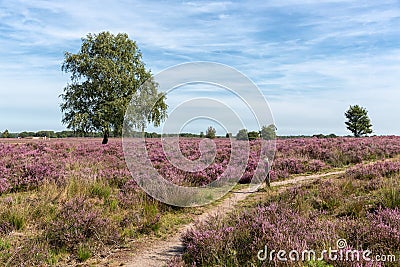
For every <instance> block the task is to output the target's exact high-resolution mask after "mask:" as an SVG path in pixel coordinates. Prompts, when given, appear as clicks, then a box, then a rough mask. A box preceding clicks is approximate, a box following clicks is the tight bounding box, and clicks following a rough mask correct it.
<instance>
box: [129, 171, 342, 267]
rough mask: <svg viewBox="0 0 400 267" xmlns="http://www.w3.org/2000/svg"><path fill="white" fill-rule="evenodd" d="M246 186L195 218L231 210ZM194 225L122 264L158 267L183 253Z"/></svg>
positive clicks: (244, 194)
mask: <svg viewBox="0 0 400 267" xmlns="http://www.w3.org/2000/svg"><path fill="white" fill-rule="evenodd" d="M344 172H345V171H343V170H342V171H335V172H329V173H324V174H314V175H306V176H297V177H294V178H292V179H288V180H284V181H277V182H272V183H271V187H285V186H289V185H293V184H300V183H306V182H312V181H315V180H317V179H320V178H324V177H328V176H334V175H340V174H343V173H344ZM248 191H249V190H248V188H246V189H242V190H238V191H234V192H233V193H232V196H230V197H228V198H225V199H224V200H223V201H221V203H219V204H218V205H217V206H215V207H213V208H211V209H210V210H208V211H206V212H204V213H203V214H201V215H199V216H198V217H197V218H196V220H197V221H203V220H206V219H207V218H208V217H209V216H215V215H218V216H223V215H225V214H227V213H229V212H231V211H232V210H233V209H234V208H235V206H236V205H237V204H238V202H240V201H243V200H245V199H246V198H247V197H248V196H249V195H250V194H251V193H252V192H248ZM192 227H194V223H190V224H187V225H184V226H182V227H181V228H180V229H179V231H178V232H177V233H176V234H175V235H173V236H171V237H169V238H167V239H166V240H156V241H154V242H152V243H151V244H149V245H148V246H143V247H142V248H141V249H140V250H139V251H137V252H136V253H135V255H134V256H133V258H131V259H126V262H125V263H124V266H128V267H141V266H146V267H153V266H154V267H159V266H163V265H165V264H167V262H168V261H169V260H170V259H171V258H173V257H174V256H179V255H181V254H182V253H183V249H184V246H183V244H182V241H181V236H182V234H183V233H184V232H185V231H187V230H188V229H190V228H192Z"/></svg>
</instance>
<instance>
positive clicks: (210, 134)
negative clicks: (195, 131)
mask: <svg viewBox="0 0 400 267" xmlns="http://www.w3.org/2000/svg"><path fill="white" fill-rule="evenodd" d="M216 133H217V131H216V130H215V128H214V127H212V126H210V127H208V128H207V131H206V138H210V139H214V138H215V135H216Z"/></svg>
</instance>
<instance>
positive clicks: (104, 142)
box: [101, 130, 108, 145]
mask: <svg viewBox="0 0 400 267" xmlns="http://www.w3.org/2000/svg"><path fill="white" fill-rule="evenodd" d="M101 143H102V144H103V145H106V144H107V143H108V130H105V131H104V135H103V142H101Z"/></svg>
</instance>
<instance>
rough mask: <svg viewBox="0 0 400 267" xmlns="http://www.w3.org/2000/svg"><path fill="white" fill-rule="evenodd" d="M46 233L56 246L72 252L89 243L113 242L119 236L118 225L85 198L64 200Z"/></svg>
mask: <svg viewBox="0 0 400 267" xmlns="http://www.w3.org/2000/svg"><path fill="white" fill-rule="evenodd" d="M46 236H47V239H48V240H49V243H50V245H51V246H52V247H53V248H55V249H62V248H65V249H67V251H70V252H72V251H75V250H76V249H77V248H78V247H80V246H81V245H84V244H87V243H95V244H98V245H100V244H103V243H104V244H113V243H114V242H115V241H117V240H118V239H119V234H118V232H117V229H116V228H115V227H113V225H112V224H111V223H110V221H109V220H108V219H107V218H103V217H102V215H101V213H100V212H99V211H98V210H96V208H95V207H94V206H93V205H92V204H90V203H89V202H88V201H87V200H86V199H84V198H74V199H71V200H70V201H68V202H66V203H64V204H63V205H62V207H61V209H60V210H59V212H58V214H57V216H56V218H55V219H54V220H53V221H52V222H50V224H49V225H48V227H47V231H46Z"/></svg>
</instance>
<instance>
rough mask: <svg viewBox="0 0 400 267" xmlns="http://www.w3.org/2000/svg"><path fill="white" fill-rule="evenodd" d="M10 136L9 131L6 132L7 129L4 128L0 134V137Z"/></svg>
mask: <svg viewBox="0 0 400 267" xmlns="http://www.w3.org/2000/svg"><path fill="white" fill-rule="evenodd" d="M9 137H10V133H9V132H8V130H7V129H6V130H5V131H4V132H3V133H2V134H1V138H9Z"/></svg>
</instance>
